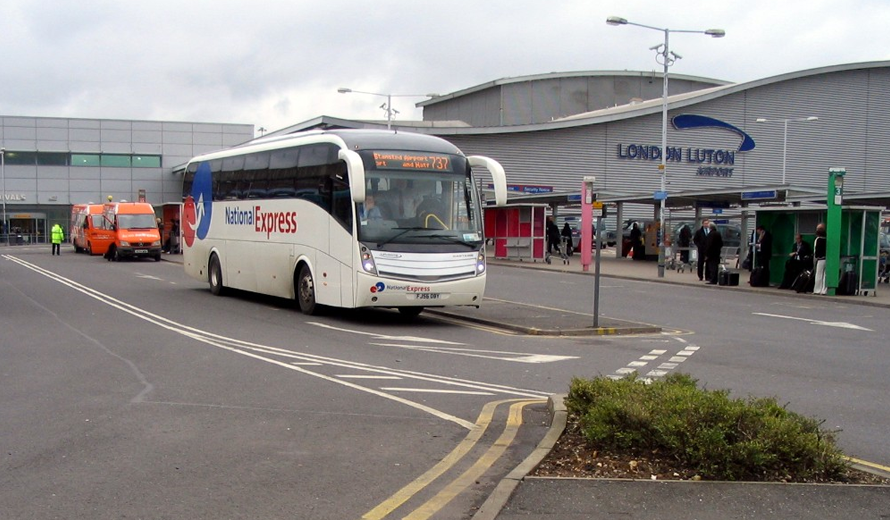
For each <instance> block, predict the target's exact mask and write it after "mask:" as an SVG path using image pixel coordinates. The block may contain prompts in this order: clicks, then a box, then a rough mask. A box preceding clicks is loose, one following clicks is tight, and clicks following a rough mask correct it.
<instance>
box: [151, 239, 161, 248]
mask: <svg viewBox="0 0 890 520" xmlns="http://www.w3.org/2000/svg"><path fill="white" fill-rule="evenodd" d="M160 245H161V241H160V240H155V241H154V242H152V243H151V246H152V247H156V246H157V247H160Z"/></svg>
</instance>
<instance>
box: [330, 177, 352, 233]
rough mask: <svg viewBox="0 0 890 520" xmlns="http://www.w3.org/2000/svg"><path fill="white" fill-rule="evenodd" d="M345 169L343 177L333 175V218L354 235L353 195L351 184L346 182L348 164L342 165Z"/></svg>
mask: <svg viewBox="0 0 890 520" xmlns="http://www.w3.org/2000/svg"><path fill="white" fill-rule="evenodd" d="M340 164H341V165H342V167H343V170H344V172H343V175H342V176H340V175H333V176H331V177H330V179H331V188H332V189H331V198H332V200H331V216H333V217H334V220H336V221H337V222H339V223H340V225H341V226H343V228H344V229H346V231H348V232H349V233H350V234H352V207H353V204H352V194H351V193H350V192H349V182H348V181H347V180H346V172H345V170H346V163H342V162H341V163H340ZM334 168H337V166H334Z"/></svg>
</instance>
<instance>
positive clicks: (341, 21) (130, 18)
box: [0, 0, 890, 131]
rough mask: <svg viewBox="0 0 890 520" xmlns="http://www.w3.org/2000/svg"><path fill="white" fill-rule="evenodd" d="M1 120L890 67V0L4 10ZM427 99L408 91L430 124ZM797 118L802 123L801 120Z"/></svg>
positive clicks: (120, 5) (19, 1) (311, 109)
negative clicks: (512, 81)
mask: <svg viewBox="0 0 890 520" xmlns="http://www.w3.org/2000/svg"><path fill="white" fill-rule="evenodd" d="M0 13H2V16H0V48H2V49H3V52H2V56H3V58H2V66H0V115H6V116H48V117H83V118H110V119H149V120H169V121H202V122H221V123H247V124H253V125H256V128H258V129H259V128H260V127H263V128H266V129H267V130H269V131H272V130H277V129H279V128H283V127H285V126H289V125H292V124H295V123H299V122H302V121H305V120H307V119H310V118H313V117H316V116H320V115H329V116H334V117H344V118H354V119H382V118H384V114H383V110H381V109H379V108H378V107H379V106H380V105H381V104H382V103H383V102H384V101H385V98H382V97H375V96H369V95H362V94H338V93H337V88H338V87H349V88H352V89H354V90H362V91H367V92H378V93H392V94H426V93H433V92H435V93H439V94H446V93H449V92H454V91H456V90H460V89H464V88H468V87H471V86H475V85H478V84H481V83H486V82H489V81H493V80H496V79H500V78H506V77H516V76H524V75H529V74H540V73H549V72H570V71H582V70H634V71H639V70H643V71H649V70H659V71H660V70H661V66H660V65H658V64H657V63H656V62H655V58H654V56H655V53H654V51H651V50H649V47H652V46H654V45H656V44H658V43H661V42H663V40H664V36H663V33H659V32H656V31H654V30H649V29H644V28H640V27H632V26H620V27H613V26H609V25H607V24H606V23H605V20H606V18H607V17H609V16H621V17H623V18H626V19H628V20H629V21H631V22H636V23H641V24H645V25H650V26H657V27H667V28H670V29H672V30H677V29H683V30H686V29H688V30H704V29H709V28H719V29H724V30H725V31H726V37H725V38H722V39H712V38H710V37H707V36H704V35H698V34H672V35H671V40H670V43H671V50H673V51H675V52H676V53H677V54H679V55H681V56H682V57H683V59H681V60H679V61H678V62H677V63H676V64H675V65H674V66H673V67H672V68H671V72H672V73H676V74H687V75H694V76H704V77H709V78H717V79H722V80H727V81H733V82H743V81H749V80H754V79H759V78H765V77H769V76H774V75H778V74H783V73H787V72H795V71H800V70H805V69H810V68H814V67H821V66H826V65H837V64H843V63H854V62H864V61H880V60H890V30H888V28H887V23H888V21H890V1H888V0H807V1H798V0H745V1H733V0H723V1H713V2H703V1H701V0H695V1H687V0H669V1H668V0H659V1H653V0H620V1H613V0H441V1H440V0H373V1H371V0H365V1H360V0H324V1H308V0H289V1H278V0H263V1H257V0H251V1H247V0H207V1H204V0H200V1H197V0H151V1H146V0H141V1H138V2H137V1H132V0H80V1H76V2H75V1H69V0H54V1H49V0H0ZM422 99H424V98H423V97H416V98H415V97H404V98H395V99H394V100H393V107H394V108H395V109H397V110H399V111H400V112H401V113H400V114H399V115H398V116H397V118H398V119H420V118H421V114H420V111H419V110H418V109H415V108H414V104H415V103H416V102H417V101H420V100H422ZM790 115H793V114H790Z"/></svg>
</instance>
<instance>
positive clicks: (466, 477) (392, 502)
mask: <svg viewBox="0 0 890 520" xmlns="http://www.w3.org/2000/svg"><path fill="white" fill-rule="evenodd" d="M544 402H546V401H544V400H543V399H535V400H518V399H505V400H503V401H493V402H490V403H488V404H486V405H485V406H484V407H483V408H482V412H480V413H479V418H478V419H477V420H476V425H475V427H474V428H473V429H472V430H470V433H469V434H467V436H466V437H465V438H464V439H463V440H462V441H461V442H460V444H458V445H457V446H456V447H455V448H454V449H453V450H452V451H451V453H449V454H448V455H447V456H445V458H443V459H442V460H441V461H440V462H439V463H438V464H436V465H435V466H433V467H432V468H430V469H429V470H428V471H426V472H425V473H424V474H423V475H421V476H420V477H418V478H417V479H415V480H414V481H413V482H411V483H410V484H408V485H407V486H405V487H403V488H402V489H400V490H399V491H397V492H396V493H395V494H394V495H393V496H391V497H390V498H388V499H387V500H385V501H384V502H383V503H381V504H380V505H378V506H377V507H375V508H374V509H372V510H370V511H368V512H367V513H365V514H364V515H363V516H362V518H363V519H365V520H382V519H383V518H386V516H387V515H389V514H390V513H392V512H393V511H395V510H396V509H397V508H399V507H400V506H401V505H402V504H404V503H405V502H407V501H408V500H409V499H411V498H412V497H413V496H415V495H416V494H417V493H419V492H420V491H422V490H423V489H424V488H426V487H427V486H429V485H430V484H431V483H432V482H433V481H434V480H436V479H437V478H439V477H440V476H442V475H443V474H444V473H445V472H446V471H448V470H450V469H451V468H452V467H454V465H455V464H457V462H458V461H460V460H461V459H462V458H463V457H464V456H465V455H466V454H467V453H469V452H470V450H471V449H473V447H475V446H476V444H478V442H479V440H480V439H481V438H482V435H483V434H484V433H485V430H486V429H488V426H489V425H490V424H491V420H492V417H493V416H494V412H495V409H496V408H497V407H498V406H499V405H501V404H506V403H513V404H512V405H511V406H510V412H509V416H508V418H507V424H506V425H505V427H504V431H503V433H501V436H500V437H499V438H498V439H497V440H496V441H495V443H494V444H492V446H491V447H490V448H488V450H487V451H486V452H485V453H484V454H483V455H482V456H481V457H479V459H478V460H477V461H476V462H475V463H474V464H473V465H472V466H471V467H470V468H469V469H467V470H466V471H464V472H463V473H462V474H461V475H460V476H458V477H457V478H455V479H454V480H452V481H451V482H450V483H448V485H446V486H445V487H444V488H443V489H442V490H441V491H439V492H438V493H437V494H436V495H435V496H434V497H432V498H430V499H429V500H427V501H426V502H425V503H424V504H423V505H421V506H420V507H418V508H417V509H415V510H414V511H412V512H411V513H409V514H408V515H406V516H404V517H403V518H405V519H410V520H425V519H427V518H430V517H431V516H433V515H434V514H435V513H436V512H438V511H439V510H440V509H442V508H443V507H445V505H446V504H448V502H450V501H451V500H452V499H454V497H456V496H457V495H459V494H460V493H461V492H462V491H464V490H465V489H467V488H468V487H470V486H471V485H472V484H473V483H474V482H476V480H477V479H478V478H479V477H481V476H482V474H484V473H485V471H486V470H488V468H490V467H491V466H492V465H493V464H494V463H495V461H497V460H498V458H500V456H501V455H503V453H504V451H505V450H506V449H507V447H508V446H509V445H510V444H511V443H512V442H513V439H514V438H515V437H516V433H517V432H518V431H519V427H520V425H522V409H523V408H525V407H526V406H528V405H530V404H539V403H544Z"/></svg>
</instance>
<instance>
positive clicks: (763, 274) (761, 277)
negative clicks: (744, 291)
mask: <svg viewBox="0 0 890 520" xmlns="http://www.w3.org/2000/svg"><path fill="white" fill-rule="evenodd" d="M748 283H749V284H751V287H769V271H768V270H766V269H764V268H763V266H758V267H755V268H754V270H753V271H751V278H749V279H748Z"/></svg>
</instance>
